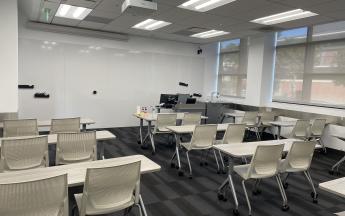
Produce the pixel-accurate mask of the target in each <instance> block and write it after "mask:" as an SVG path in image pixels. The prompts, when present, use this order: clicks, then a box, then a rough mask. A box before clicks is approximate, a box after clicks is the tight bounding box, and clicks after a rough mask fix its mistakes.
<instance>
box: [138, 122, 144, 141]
mask: <svg viewBox="0 0 345 216" xmlns="http://www.w3.org/2000/svg"><path fill="white" fill-rule="evenodd" d="M139 122H140V125H139V139H138V144H141V145H143V125H144V120H143V119H139Z"/></svg>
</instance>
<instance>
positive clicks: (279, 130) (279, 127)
mask: <svg viewBox="0 0 345 216" xmlns="http://www.w3.org/2000/svg"><path fill="white" fill-rule="evenodd" d="M277 127H278V134H277V140H280V134H281V131H282V127H281V126H279V125H278V126H277Z"/></svg>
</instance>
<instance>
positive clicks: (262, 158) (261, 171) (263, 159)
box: [247, 144, 284, 178]
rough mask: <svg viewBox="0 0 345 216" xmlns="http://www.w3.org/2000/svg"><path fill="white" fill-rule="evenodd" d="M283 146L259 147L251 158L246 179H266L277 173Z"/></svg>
mask: <svg viewBox="0 0 345 216" xmlns="http://www.w3.org/2000/svg"><path fill="white" fill-rule="evenodd" d="M283 149H284V144H280V145H259V146H257V148H256V151H255V153H254V155H253V157H252V161H251V163H250V168H249V169H248V174H247V175H248V178H268V177H271V176H274V175H276V174H277V173H278V168H279V163H280V159H281V156H282V153H283Z"/></svg>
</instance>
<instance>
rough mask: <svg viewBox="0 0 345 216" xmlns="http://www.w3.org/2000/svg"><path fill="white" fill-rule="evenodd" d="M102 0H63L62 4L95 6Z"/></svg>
mask: <svg viewBox="0 0 345 216" xmlns="http://www.w3.org/2000/svg"><path fill="white" fill-rule="evenodd" d="M101 1H102V0H92V1H85V0H63V1H61V3H62V4H69V5H73V6H79V7H86V8H95V7H96V6H97V4H98V3H100V2H101Z"/></svg>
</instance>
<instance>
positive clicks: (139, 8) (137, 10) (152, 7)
mask: <svg viewBox="0 0 345 216" xmlns="http://www.w3.org/2000/svg"><path fill="white" fill-rule="evenodd" d="M155 11H157V3H156V2H153V1H152V0H125V1H124V2H123V4H122V13H129V14H132V15H134V16H147V15H151V14H152V13H153V12H155Z"/></svg>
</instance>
